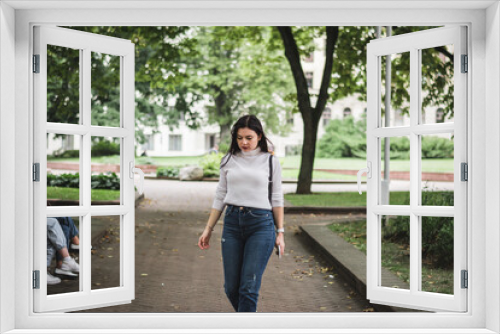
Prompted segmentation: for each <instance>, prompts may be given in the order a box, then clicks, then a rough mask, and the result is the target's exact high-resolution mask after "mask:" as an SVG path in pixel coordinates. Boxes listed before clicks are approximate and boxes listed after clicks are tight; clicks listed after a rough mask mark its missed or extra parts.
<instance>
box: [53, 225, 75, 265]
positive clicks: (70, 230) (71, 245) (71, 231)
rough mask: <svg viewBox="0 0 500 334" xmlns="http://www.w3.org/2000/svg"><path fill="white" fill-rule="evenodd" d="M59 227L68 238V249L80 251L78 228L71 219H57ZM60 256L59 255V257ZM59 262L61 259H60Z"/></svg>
mask: <svg viewBox="0 0 500 334" xmlns="http://www.w3.org/2000/svg"><path fill="white" fill-rule="evenodd" d="M56 219H57V221H58V222H59V225H61V228H62V230H63V232H64V236H65V237H66V241H67V247H68V249H69V250H75V251H78V250H80V239H79V238H78V228H77V227H76V225H75V222H74V221H73V219H72V218H71V217H56ZM58 256H59V255H58ZM58 261H59V257H58Z"/></svg>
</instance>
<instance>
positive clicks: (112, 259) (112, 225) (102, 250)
mask: <svg viewBox="0 0 500 334" xmlns="http://www.w3.org/2000/svg"><path fill="white" fill-rule="evenodd" d="M120 220H121V219H120V216H103V217H97V216H96V217H92V219H91V230H92V232H91V233H92V259H91V261H92V262H91V267H92V290H97V289H106V288H116V287H119V286H121V284H120V273H121V270H120V247H121V246H120V240H121V238H120V231H121V228H120V227H121V226H120V225H121V224H120Z"/></svg>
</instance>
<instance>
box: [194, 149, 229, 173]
mask: <svg viewBox="0 0 500 334" xmlns="http://www.w3.org/2000/svg"><path fill="white" fill-rule="evenodd" d="M223 156H224V153H221V152H219V153H215V154H214V153H211V154H207V155H205V156H204V157H203V158H201V160H200V167H201V168H203V176H204V177H219V168H220V161H221V159H222V157H223Z"/></svg>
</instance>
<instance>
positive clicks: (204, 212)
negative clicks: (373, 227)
mask: <svg viewBox="0 0 500 334" xmlns="http://www.w3.org/2000/svg"><path fill="white" fill-rule="evenodd" d="M216 186H217V184H216V183H213V182H179V181H166V180H146V181H145V199H144V200H143V201H142V202H141V203H140V205H139V206H138V208H137V209H136V249H135V254H136V256H135V263H136V266H135V269H136V276H135V279H136V284H135V286H136V298H135V300H133V301H132V303H131V304H125V305H119V306H114V307H106V308H101V309H94V310H90V311H89V312H154V313H156V312H181V313H182V312H233V311H232V308H231V306H230V304H229V302H228V301H227V299H226V296H225V294H224V288H223V276H222V275H223V269H222V259H221V250H220V238H221V234H222V222H221V221H219V223H218V224H217V226H216V228H215V232H214V234H213V236H212V240H211V248H210V249H209V250H206V251H202V250H200V249H199V248H198V247H197V241H198V238H199V236H200V234H201V232H202V231H203V228H204V226H205V224H206V220H207V218H208V212H209V210H210V207H211V204H212V200H213V194H214V191H215V187H216ZM286 186H287V185H285V187H286ZM293 186H295V185H293ZM347 218H348V217H347V216H339V215H336V216H334V215H303V214H295V215H287V216H286V218H285V219H286V251H285V254H284V256H283V257H282V258H281V259H278V257H277V256H276V255H274V254H273V255H272V257H271V259H270V261H269V264H268V267H267V270H266V272H265V274H264V277H263V281H262V288H261V294H260V301H259V308H258V311H259V312H362V311H371V310H372V309H371V307H370V305H369V303H368V302H367V301H366V300H365V299H364V298H362V297H360V296H359V295H357V294H356V293H355V291H354V290H353V289H352V288H351V287H350V286H349V285H348V284H347V283H346V282H344V281H343V280H342V279H341V278H340V276H339V275H338V274H337V271H336V269H335V268H331V267H328V265H327V264H326V262H325V261H324V260H323V259H322V258H321V257H320V256H319V255H317V254H316V253H315V252H314V250H313V249H312V247H311V245H309V244H308V243H307V242H305V239H304V238H303V237H302V236H301V233H300V230H299V228H298V226H299V225H304V224H328V223H331V222H332V221H335V220H345V219H347ZM103 240H105V241H106V242H108V239H104V238H103ZM118 249H119V247H117V245H115V246H113V247H110V245H108V244H106V245H104V246H103V247H100V246H99V245H98V247H96V252H95V254H93V257H92V261H95V262H93V263H95V264H96V265H97V264H99V267H100V268H101V270H100V271H99V272H97V271H95V272H93V273H92V283H93V285H94V284H96V283H98V284H99V286H100V287H102V286H103V285H106V280H109V273H107V272H106V270H110V271H113V272H116V268H115V269H113V268H112V265H109V266H108V265H107V264H106V262H107V261H109V259H113V258H116V257H117V256H119V253H118ZM94 255H95V256H94ZM113 263H117V262H116V261H114V262H113ZM106 268H107V269H106Z"/></svg>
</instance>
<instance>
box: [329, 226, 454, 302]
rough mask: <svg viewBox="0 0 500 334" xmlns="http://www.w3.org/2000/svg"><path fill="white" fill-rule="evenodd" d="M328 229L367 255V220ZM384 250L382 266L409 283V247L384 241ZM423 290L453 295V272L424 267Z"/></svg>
mask: <svg viewBox="0 0 500 334" xmlns="http://www.w3.org/2000/svg"><path fill="white" fill-rule="evenodd" d="M328 227H329V228H330V230H332V231H333V232H335V233H337V234H338V235H339V236H340V237H342V238H343V239H344V240H345V241H347V242H349V243H350V244H352V245H353V246H354V247H356V248H357V249H359V250H361V251H363V252H364V253H366V220H363V221H353V222H349V223H340V224H338V223H337V224H332V225H329V226H328ZM383 249H384V252H383V254H382V256H381V258H382V266H383V267H384V268H386V269H389V270H390V271H392V272H393V273H395V274H396V275H397V276H398V277H399V278H400V279H401V280H402V281H405V282H407V283H409V280H410V257H409V253H408V247H407V245H399V244H395V243H391V242H386V241H384V247H383ZM424 263H425V261H424ZM422 290H423V291H426V292H439V293H446V294H453V270H452V269H441V268H430V267H427V266H425V265H424V266H423V267H422Z"/></svg>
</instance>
